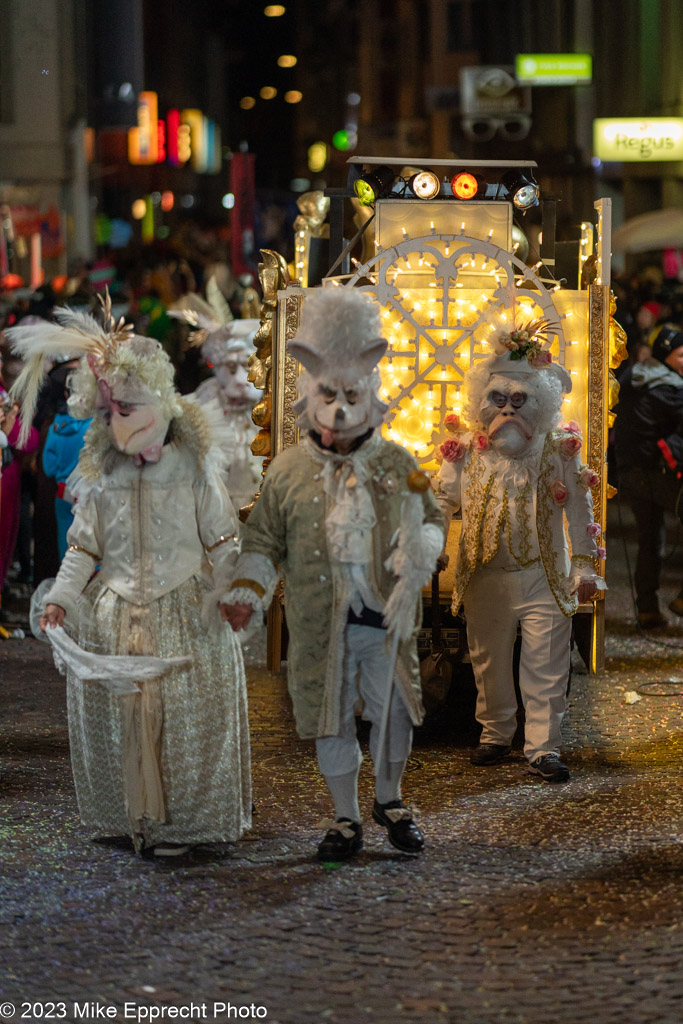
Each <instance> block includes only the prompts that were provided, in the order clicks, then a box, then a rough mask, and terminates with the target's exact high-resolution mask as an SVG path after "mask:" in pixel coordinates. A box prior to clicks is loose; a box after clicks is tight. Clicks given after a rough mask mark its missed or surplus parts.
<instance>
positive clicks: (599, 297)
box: [269, 200, 611, 673]
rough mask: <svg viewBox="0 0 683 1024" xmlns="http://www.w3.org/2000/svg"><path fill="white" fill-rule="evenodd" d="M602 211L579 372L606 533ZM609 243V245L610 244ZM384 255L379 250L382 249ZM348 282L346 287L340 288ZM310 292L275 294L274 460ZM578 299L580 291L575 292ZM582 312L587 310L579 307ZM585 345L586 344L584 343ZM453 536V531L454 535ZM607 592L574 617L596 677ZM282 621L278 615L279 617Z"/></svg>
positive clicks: (287, 426) (286, 425) (292, 426)
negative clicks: (294, 345)
mask: <svg viewBox="0 0 683 1024" xmlns="http://www.w3.org/2000/svg"><path fill="white" fill-rule="evenodd" d="M596 208H597V209H598V214H599V217H598V240H597V253H598V255H597V256H596V257H595V260H596V264H597V273H596V274H595V279H594V280H593V282H592V283H591V284H590V285H589V287H588V290H587V291H586V292H585V296H586V304H585V317H586V322H585V324H584V325H583V326H582V327H581V331H580V333H581V336H582V337H583V338H584V339H585V341H586V340H587V354H586V360H585V363H582V366H581V374H582V375H584V374H585V383H586V404H587V408H586V461H587V463H588V465H589V466H590V468H591V469H593V470H594V471H595V472H596V473H597V475H598V477H599V481H600V482H599V484H598V486H597V487H596V488H595V489H594V490H593V501H594V510H595V520H596V522H597V523H599V524H600V526H601V528H602V530H603V533H604V530H605V527H606V503H607V433H608V423H609V356H610V352H609V329H610V287H609V259H608V258H607V259H606V260H603V259H602V256H603V254H604V253H607V254H608V253H609V248H608V247H607V246H608V245H609V234H610V232H609V222H610V213H611V211H610V203H609V200H600V201H599V202H598V203H596ZM606 243H607V244H606ZM380 251H381V250H380ZM346 281H348V278H346V279H344V278H341V279H337V280H336V281H334V282H328V284H333V283H337V284H339V285H340V286H344V284H345V283H346ZM342 282H344V284H342ZM308 291H309V289H306V288H302V287H301V286H300V285H299V283H298V282H292V283H290V284H288V286H287V287H285V288H284V289H281V290H279V291H278V293H277V314H276V317H275V319H274V329H273V346H272V375H273V379H272V396H273V397H272V402H273V405H272V425H271V429H272V456H273V457H274V456H275V455H276V454H277V453H278V452H280V451H282V450H284V449H285V448H287V447H289V446H290V445H292V444H295V443H296V442H297V440H298V429H297V426H296V422H295V415H294V412H293V409H292V406H293V403H294V401H295V399H296V382H297V377H298V363H297V362H296V360H295V359H294V358H293V357H292V356H291V355H290V354H289V352H288V348H287V342H288V341H289V340H291V339H292V338H293V337H294V335H295V334H296V332H297V329H298V326H299V322H300V319H301V312H302V308H303V304H304V302H305V297H306V294H307V293H308ZM574 294H575V295H576V293H574ZM581 308H583V307H581ZM585 341H584V343H585ZM452 532H453V531H452ZM596 569H597V571H598V572H600V574H601V575H603V576H604V571H605V565H604V562H599V563H596ZM604 612H605V605H604V592H603V591H601V592H600V593H599V596H598V598H597V600H596V601H595V602H594V603H590V604H586V605H582V606H581V608H580V609H579V612H578V613H577V616H576V619H575V626H576V629H575V635H576V640H577V645H578V647H579V651H580V653H581V656H582V658H583V660H584V661H585V663H586V665H587V667H588V669H589V671H590V672H591V673H596V672H599V671H601V670H602V668H603V667H604V621H605V614H604ZM278 618H279V616H278ZM272 653H273V655H274V657H273V659H271V660H272V663H271V664H270V665H269V667H270V668H271V670H275V671H277V670H278V668H279V656H280V651H279V649H278V650H277V651H276V650H275V649H274V648H273V651H272Z"/></svg>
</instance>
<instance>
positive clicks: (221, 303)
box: [168, 277, 261, 366]
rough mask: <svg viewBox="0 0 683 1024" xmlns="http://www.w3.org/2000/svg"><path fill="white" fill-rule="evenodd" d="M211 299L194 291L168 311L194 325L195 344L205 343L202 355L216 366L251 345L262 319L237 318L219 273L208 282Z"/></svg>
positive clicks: (192, 326)
mask: <svg viewBox="0 0 683 1024" xmlns="http://www.w3.org/2000/svg"><path fill="white" fill-rule="evenodd" d="M206 295H207V299H208V302H207V301H205V300H204V299H202V298H201V296H199V295H196V294H194V292H190V293H188V294H187V295H184V296H183V297H182V299H179V300H178V301H177V302H174V304H173V306H172V307H171V308H170V309H169V310H168V315H169V316H171V317H174V318H175V319H176V320H182V321H183V323H186V324H188V325H189V326H190V327H191V328H193V339H192V344H193V346H195V347H196V346H201V350H202V356H203V357H204V359H205V361H206V362H207V363H209V364H210V365H212V366H219V365H220V364H221V363H225V362H227V361H228V359H229V358H230V356H231V354H232V353H234V352H236V351H242V350H245V349H249V347H250V344H251V342H252V341H253V339H254V336H255V334H256V332H257V331H258V329H259V327H260V325H261V321H260V320H253V319H252V320H235V319H234V318H233V315H232V311H231V309H230V306H229V305H228V304H227V302H226V301H225V298H224V297H223V293H222V292H221V290H220V288H219V287H218V284H217V283H216V279H215V277H210V278H209V280H208V282H207V285H206Z"/></svg>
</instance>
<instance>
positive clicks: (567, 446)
mask: <svg viewBox="0 0 683 1024" xmlns="http://www.w3.org/2000/svg"><path fill="white" fill-rule="evenodd" d="M558 447H559V451H560V455H561V456H562V458H563V459H572V458H573V457H574V456H575V455H578V454H579V452H580V451H581V438H580V437H579V436H578V435H576V434H568V435H567V437H563V438H562V440H561V441H560V443H559V446H558Z"/></svg>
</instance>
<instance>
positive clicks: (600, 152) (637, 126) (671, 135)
mask: <svg viewBox="0 0 683 1024" xmlns="http://www.w3.org/2000/svg"><path fill="white" fill-rule="evenodd" d="M593 150H594V155H595V156H597V157H598V158H599V159H600V160H608V161H613V162H619V163H622V162H627V161H628V162H631V163H634V162H637V163H648V162H649V163H655V162H658V161H660V160H683V117H651V118H649V120H647V121H645V120H641V119H639V118H637V117H628V118H611V117H599V118H597V119H596V120H595V121H593Z"/></svg>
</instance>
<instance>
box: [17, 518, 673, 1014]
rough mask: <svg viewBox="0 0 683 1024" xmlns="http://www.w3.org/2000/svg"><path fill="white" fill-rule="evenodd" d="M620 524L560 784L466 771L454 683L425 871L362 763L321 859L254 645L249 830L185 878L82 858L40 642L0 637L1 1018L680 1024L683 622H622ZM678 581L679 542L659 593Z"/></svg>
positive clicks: (413, 772)
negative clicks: (602, 621) (331, 854)
mask: <svg viewBox="0 0 683 1024" xmlns="http://www.w3.org/2000/svg"><path fill="white" fill-rule="evenodd" d="M623 516H624V528H623V531H621V530H620V529H619V527H618V523H617V522H616V521H615V522H610V530H609V534H608V542H609V543H608V551H609V563H608V564H609V576H608V582H609V585H610V590H609V592H608V596H607V644H606V651H607V661H606V667H605V671H604V672H602V673H600V674H599V675H598V676H590V675H588V674H586V673H585V671H584V670H582V668H583V667H582V665H581V663H580V659H578V657H577V656H575V657H574V668H575V671H574V674H573V680H572V690H571V710H570V713H569V715H568V716H567V720H566V722H565V727H564V735H565V748H564V752H565V755H566V758H565V759H566V760H567V763H568V764H569V766H570V767H571V769H572V781H571V782H570V783H569V784H567V785H560V786H557V785H556V786H552V785H548V784H545V783H543V782H540V781H536V780H534V779H533V778H532V777H530V776H529V775H528V774H527V773H526V771H525V762H524V760H523V757H522V756H521V752H520V751H519V750H518V749H516V750H515V751H514V753H513V756H512V757H511V759H510V760H509V761H508V762H507V763H506V764H505V765H503V766H501V767H498V768H492V769H476V768H473V767H472V766H470V764H469V761H468V751H469V747H470V745H471V744H472V742H473V741H475V739H476V727H475V724H474V720H473V691H472V685H471V681H470V679H469V676H468V675H467V673H466V672H465V673H463V677H462V679H461V681H460V682H459V684H458V685H457V686H456V687H454V689H453V691H452V695H451V699H450V701H449V704H448V705H447V707H446V709H444V710H443V711H442V712H441V713H440V714H439V715H438V716H437V717H436V718H435V719H434V720H432V721H430V722H429V723H428V724H427V725H426V726H424V727H422V728H421V729H419V730H417V734H416V740H415V748H414V751H413V755H412V757H411V760H410V763H409V770H408V772H407V774H406V776H405V780H404V794H405V796H406V798H407V799H409V800H411V801H412V802H413V803H415V804H416V805H418V806H419V808H420V809H421V813H422V825H423V828H424V832H425V836H426V840H427V849H426V852H425V854H424V855H423V856H422V857H419V858H410V857H406V856H403V855H401V854H399V853H398V852H397V851H395V850H393V849H392V847H391V846H389V844H388V843H387V842H386V840H385V838H384V832H383V830H382V829H380V828H379V827H378V826H376V825H374V824H373V823H372V821H371V819H370V813H369V812H370V808H371V806H372V772H371V767H370V765H369V764H368V762H366V763H365V764H364V766H363V769H362V777H361V807H362V808H363V810H364V813H365V817H366V821H365V828H366V843H365V850H364V852H363V853H362V854H361V855H360V856H359V857H358V858H357V859H356V860H354V861H353V862H351V863H349V864H346V865H342V866H336V867H335V866H324V865H322V864H320V863H318V862H317V861H316V860H315V857H314V854H315V849H316V845H317V842H318V841H319V838H320V830H319V829H318V828H317V824H318V822H319V821H320V819H321V818H323V817H325V816H328V815H329V814H330V812H331V807H330V805H329V802H328V799H327V797H326V791H325V788H324V785H323V783H322V780H321V779H320V777H319V776H318V775H317V772H316V769H315V758H314V750H313V746H312V744H310V743H305V742H302V741H300V740H298V739H297V738H296V736H295V733H294V729H293V723H292V717H291V712H290V708H289V702H288V698H287V695H286V688H285V685H284V679H283V677H281V676H272V675H270V674H269V673H267V672H266V671H265V669H264V667H263V644H262V640H257V641H255V642H253V643H252V644H251V647H250V649H249V650H248V651H247V661H248V676H249V695H250V708H251V711H250V714H251V723H252V746H253V774H254V793H255V804H256V815H255V818H254V826H253V828H252V830H251V831H250V832H249V833H248V834H247V835H245V837H244V838H243V839H242V840H241V841H240V842H238V843H236V844H234V845H225V846H223V847H208V846H206V847H200V848H198V849H196V850H194V851H193V852H192V854H190V855H189V856H188V857H187V858H184V859H183V860H182V861H179V862H177V863H159V862H155V861H154V860H151V859H139V858H136V857H135V855H134V853H133V851H132V847H131V846H130V845H129V844H128V843H127V841H125V840H123V839H120V840H118V839H110V840H93V838H92V836H91V835H90V834H89V832H88V830H87V829H84V828H83V827H82V826H81V825H80V823H79V821H78V817H77V812H76V805H75V798H74V791H73V785H72V781H71V775H70V770H69V760H68V757H69V753H68V735H67V725H66V710H65V695H64V683H63V680H62V678H61V677H60V676H59V675H58V674H57V672H56V671H55V669H54V667H53V666H52V664H51V657H50V653H49V650H48V649H47V648H46V647H45V646H44V645H42V644H40V643H38V642H37V641H35V640H33V639H27V640H23V641H21V640H8V641H4V642H0V676H1V677H2V687H1V692H2V725H1V726H0V730H1V735H0V754H1V760H0V765H1V772H2V775H1V776H0V784H1V786H2V809H1V814H2V846H1V847H0V850H1V853H0V865H1V872H2V877H1V880H0V896H1V903H0V906H1V910H0V914H1V920H2V927H1V928H0V1022H1V1021H3V1020H5V1021H19V1020H22V1019H23V1020H28V1021H33V1020H64V1021H67V1022H71V1021H75V1020H83V1019H85V1020H94V1019H110V1020H116V1021H123V1020H131V1021H141V1020H142V1021H148V1020H172V1019H176V1020H190V1021H195V1020H196V1021H200V1020H208V1021H219V1022H224V1021H232V1020H266V1021H267V1022H269V1024H276V1022H279V1024H309V1022H310V1024H314V1022H321V1024H322V1022H330V1024H359V1022H367V1024H423V1022H424V1024H431V1022H435V1024H436V1022H444V1024H498V1022H511V1024H512V1022H514V1024H551V1022H563V1024H584V1022H585V1024H588V1022H591V1024H593V1022H595V1024H611V1022H617V1021H618V1022H620V1024H623V1022H628V1024H641V1022H642V1024H646V1022H662V1024H680V1022H681V1021H683V973H682V972H681V970H680V963H681V958H682V956H683V929H682V914H681V909H682V906H683V885H682V882H683V839H682V836H683V800H682V790H681V761H682V759H683V726H682V723H681V710H682V709H683V657H682V655H683V620H680V619H679V620H675V622H676V625H673V626H672V627H671V628H670V629H669V630H668V631H666V632H660V633H658V634H656V635H655V634H651V635H650V636H649V637H648V638H645V637H643V636H639V635H638V633H637V631H636V630H635V627H634V625H633V611H632V607H631V605H630V596H629V590H628V579H627V571H626V565H625V559H624V551H623V547H622V540H621V533H622V532H623V533H625V534H626V536H627V538H628V540H629V543H630V549H629V550H630V555H631V560H632V561H633V559H634V557H635V552H634V548H633V543H632V525H631V521H630V518H629V517H628V516H627V514H626V512H623ZM610 517H611V519H612V520H616V509H614V508H612V507H611V506H610ZM674 537H675V530H673V529H671V530H670V531H669V542H670V544H672V543H673V542H674ZM682 577H683V538H682V539H681V544H680V547H677V548H676V549H675V550H674V551H673V552H672V553H670V555H669V557H668V558H667V561H666V567H665V574H664V586H663V588H662V595H663V597H664V599H665V601H668V600H670V599H671V598H672V597H673V596H674V595H675V593H677V592H678V590H679V589H680V582H681V578H682ZM672 618H673V617H672ZM18 619H21V614H20V613H19V615H18ZM50 1004H55V1005H54V1007H52V1006H51V1005H50ZM12 1006H13V1007H14V1009H12Z"/></svg>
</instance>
